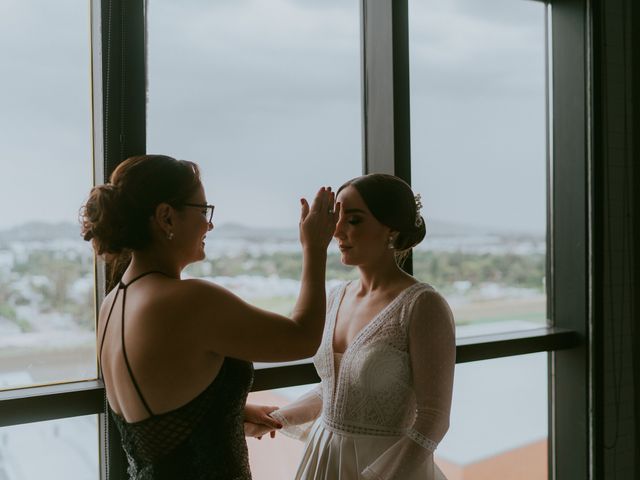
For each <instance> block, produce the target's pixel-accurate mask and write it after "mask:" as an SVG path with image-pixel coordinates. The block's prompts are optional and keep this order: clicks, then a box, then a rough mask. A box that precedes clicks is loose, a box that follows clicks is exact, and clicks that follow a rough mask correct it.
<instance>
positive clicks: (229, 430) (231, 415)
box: [100, 272, 253, 480]
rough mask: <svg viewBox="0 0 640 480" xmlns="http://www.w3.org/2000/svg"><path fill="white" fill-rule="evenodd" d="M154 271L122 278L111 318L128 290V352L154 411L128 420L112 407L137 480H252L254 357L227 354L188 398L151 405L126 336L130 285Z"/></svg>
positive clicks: (123, 342)
mask: <svg viewBox="0 0 640 480" xmlns="http://www.w3.org/2000/svg"><path fill="white" fill-rule="evenodd" d="M152 273H159V274H162V272H146V273H144V274H142V275H139V276H138V277H136V278H134V279H133V280H131V281H130V282H129V283H128V284H124V283H122V282H120V284H119V285H118V291H117V292H116V297H115V298H114V300H113V304H112V305H111V310H110V311H109V315H108V317H107V321H106V324H105V327H104V333H103V336H102V343H101V345H100V358H102V347H103V345H104V338H105V335H106V332H107V328H108V326H109V319H110V318H111V313H112V312H113V307H114V306H115V304H116V300H117V297H118V294H119V293H120V290H122V338H121V341H122V352H123V353H124V360H125V363H126V366H127V370H128V371H129V375H130V377H131V381H132V383H133V385H134V386H135V388H136V391H137V392H138V396H139V397H140V400H141V402H142V403H143V405H144V406H145V408H146V410H147V412H148V413H149V417H148V418H146V419H144V420H141V421H139V422H134V423H128V422H127V421H125V419H124V418H122V417H121V416H120V415H118V414H117V413H115V412H114V411H113V410H112V409H111V408H109V410H110V412H111V417H112V418H113V420H114V422H115V424H116V426H117V427H118V430H119V432H120V435H121V437H122V447H123V449H124V452H125V454H126V456H127V459H128V463H129V467H128V473H129V478H130V479H131V480H169V479H171V480H250V479H251V472H250V470H249V460H248V453H247V443H246V440H245V437H244V428H243V416H244V405H245V402H246V399H247V394H248V392H249V390H250V388H251V384H252V382H253V365H252V364H251V363H250V362H245V361H242V360H237V359H234V358H229V357H227V358H225V359H224V362H223V363H222V366H221V368H220V371H219V373H218V375H217V376H216V378H215V379H214V380H213V382H211V384H210V385H209V386H208V387H207V388H205V389H204V391H202V393H200V394H199V395H198V396H197V397H195V398H194V399H193V400H191V401H190V402H188V403H187V404H185V405H183V406H181V407H179V408H176V409H175V410H172V411H170V412H166V413H162V414H159V415H156V414H154V413H153V412H152V411H151V408H149V405H148V403H147V401H146V400H145V398H144V395H143V394H142V391H141V389H140V386H139V385H138V382H137V381H136V378H135V376H134V374H133V370H132V369H131V365H130V364H129V359H128V358H127V353H126V349H125V341H124V332H125V329H124V309H125V302H126V298H127V289H128V288H129V286H131V284H132V283H134V282H135V281H137V280H139V279H140V278H142V277H144V276H146V275H150V274H152Z"/></svg>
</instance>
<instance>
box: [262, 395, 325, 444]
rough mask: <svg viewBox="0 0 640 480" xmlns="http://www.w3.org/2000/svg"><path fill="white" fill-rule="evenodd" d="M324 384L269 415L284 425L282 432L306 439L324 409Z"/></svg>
mask: <svg viewBox="0 0 640 480" xmlns="http://www.w3.org/2000/svg"><path fill="white" fill-rule="evenodd" d="M321 385H322V384H318V385H316V387H315V388H313V389H312V390H311V391H309V392H307V393H305V394H304V395H302V396H301V397H300V398H298V399H297V400H295V401H293V402H292V403H290V404H289V405H287V406H285V407H282V408H279V409H278V410H274V411H273V412H271V413H270V414H269V415H270V416H271V417H273V418H275V419H276V420H278V421H279V422H280V423H282V425H284V426H283V427H282V430H280V431H281V432H282V433H284V434H285V435H287V436H288V437H291V438H295V439H297V440H302V441H304V440H306V439H307V436H308V435H309V431H310V430H311V426H312V425H313V422H314V421H315V420H316V418H318V417H319V416H320V412H321V411H322V388H321Z"/></svg>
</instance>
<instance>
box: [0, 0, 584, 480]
mask: <svg viewBox="0 0 640 480" xmlns="http://www.w3.org/2000/svg"><path fill="white" fill-rule="evenodd" d="M89 1H90V3H91V25H92V37H91V38H92V40H91V46H92V77H93V129H94V130H93V131H94V144H93V148H94V152H93V153H94V167H95V169H94V172H95V177H94V179H95V181H96V182H99V183H101V182H104V181H105V180H106V179H107V178H108V176H109V174H110V173H111V172H112V171H113V169H114V168H115V167H116V166H117V164H118V163H119V162H120V161H122V160H123V159H125V158H127V157H128V156H130V155H132V154H141V153H144V152H145V151H146V130H145V129H146V119H145V114H146V110H145V109H146V81H145V80H146V68H145V64H146V58H145V41H146V34H145V31H146V17H145V5H146V0H137V1H131V0H130V1H126V0H89ZM514 1H527V0H514ZM359 2H360V10H361V15H360V22H361V25H360V26H361V52H362V55H361V68H362V76H361V79H362V96H363V97H362V98H363V102H362V105H363V107H362V115H363V117H362V118H363V124H362V141H363V159H362V164H363V172H365V173H366V172H374V171H375V172H386V173H393V174H396V175H398V176H400V177H401V178H404V179H405V180H407V181H408V182H409V183H410V181H411V173H410V172H411V159H410V118H409V107H410V105H409V55H408V49H409V40H408V1H407V0H394V1H393V2H390V1H381V0H359ZM551 8H552V21H553V26H554V28H553V29H552V32H551V37H550V38H551V51H552V52H553V55H552V73H551V75H550V81H551V83H552V85H553V92H554V94H553V99H552V101H551V104H550V108H551V111H552V113H553V124H552V129H553V130H552V136H551V138H552V143H551V145H550V155H551V156H552V159H553V161H552V162H551V165H552V168H551V169H550V172H549V173H550V174H549V215H548V217H549V233H548V235H549V237H548V246H549V248H548V252H549V273H550V275H549V278H550V282H549V287H548V288H549V297H550V298H549V307H550V308H549V310H550V311H549V314H550V318H551V319H552V325H553V326H550V327H548V328H541V329H536V330H530V331H522V332H512V333H503V334H497V335H484V336H478V337H468V338H460V339H457V362H458V363H464V362H472V361H478V360H486V359H491V358H499V357H504V356H511V355H522V354H527V353H534V352H543V351H546V352H550V353H549V377H548V378H549V394H550V395H549V439H550V441H549V478H550V479H555V478H592V476H593V465H594V461H595V460H594V457H595V455H594V446H593V445H594V442H593V438H594V428H595V427H594V415H593V414H592V413H590V412H592V411H593V404H594V398H593V397H594V388H593V386H594V376H593V365H592V364H593V355H592V345H593V318H592V317H593V315H592V311H593V294H592V278H593V267H592V263H593V262H592V256H593V251H592V245H591V242H592V241H591V239H592V232H593V230H592V221H591V216H592V213H591V209H592V205H591V201H592V200H591V199H592V178H591V162H592V159H591V152H592V139H591V124H592V122H591V116H592V107H591V105H592V98H591V93H590V92H591V81H592V80H591V78H592V69H593V66H592V62H591V58H592V51H591V35H592V31H591V23H592V19H591V13H590V12H591V9H592V5H591V2H590V0H555V1H554V2H553V5H552V7H551ZM409 265H410V264H409ZM410 268H411V267H410V266H409V269H410ZM95 274H96V299H97V304H98V305H99V304H100V303H101V301H102V299H103V298H104V293H105V290H106V283H107V282H106V271H105V266H104V263H103V262H102V261H100V260H97V261H96V264H95ZM574 279H580V280H579V281H575V280H574ZM317 381H318V377H317V374H316V373H315V370H314V368H313V365H312V364H311V362H310V361H309V360H306V361H302V362H296V363H294V364H286V365H275V366H272V367H268V368H262V369H257V370H256V375H255V382H254V386H253V389H254V390H265V389H272V388H280V387H284V386H292V385H301V384H307V383H314V382H317ZM576 406H578V408H576ZM105 411H106V398H105V392H104V385H103V383H102V380H101V378H98V379H96V380H91V381H83V382H70V383H65V384H58V385H50V386H39V387H31V388H23V389H14V390H5V391H1V392H0V427H2V426H8V425H17V424H24V423H30V422H37V421H43V420H52V419H61V418H68V417H74V416H81V415H87V414H99V415H100V422H99V425H100V427H99V428H100V439H101V456H100V458H101V461H100V463H101V465H100V471H101V474H100V475H101V478H103V479H106V478H111V479H112V480H119V479H121V478H122V479H124V478H126V460H125V458H124V455H123V453H122V450H121V448H120V447H119V436H118V434H117V429H116V428H115V426H114V425H113V423H112V421H111V420H110V419H109V417H108V415H105Z"/></svg>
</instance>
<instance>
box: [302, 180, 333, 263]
mask: <svg viewBox="0 0 640 480" xmlns="http://www.w3.org/2000/svg"><path fill="white" fill-rule="evenodd" d="M300 203H301V204H302V209H301V212H300V243H302V246H303V247H305V248H307V247H308V248H317V249H320V250H326V249H327V247H328V246H329V243H330V242H331V238H332V237H333V232H335V230H336V223H337V221H338V217H339V216H340V203H336V204H334V203H335V193H334V192H332V191H331V187H326V188H325V187H322V188H321V189H320V190H318V193H317V194H316V198H314V200H313V203H312V204H311V206H309V203H308V202H307V200H306V199H304V198H302V199H300Z"/></svg>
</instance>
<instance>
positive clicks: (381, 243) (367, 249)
mask: <svg viewBox="0 0 640 480" xmlns="http://www.w3.org/2000/svg"><path fill="white" fill-rule="evenodd" d="M336 200H337V201H338V202H340V205H341V208H340V218H339V219H338V223H337V225H336V230H335V232H334V234H333V236H334V238H335V239H336V240H337V242H338V247H339V248H340V252H341V254H342V258H341V260H342V263H344V264H345V265H354V266H357V265H371V264H374V263H375V262H377V261H379V260H380V259H381V258H382V257H383V256H385V255H391V256H393V251H392V250H390V249H389V247H388V245H389V236H390V235H391V229H390V228H389V227H387V226H385V225H383V224H382V223H380V222H379V221H378V220H377V219H376V218H375V217H374V216H373V214H372V213H371V212H370V211H369V208H367V205H366V203H365V202H364V200H363V199H362V197H361V196H360V194H359V193H358V190H356V189H355V188H354V187H352V186H348V187H346V188H344V189H343V190H342V191H341V192H340V193H339V194H338V198H337V199H336Z"/></svg>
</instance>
